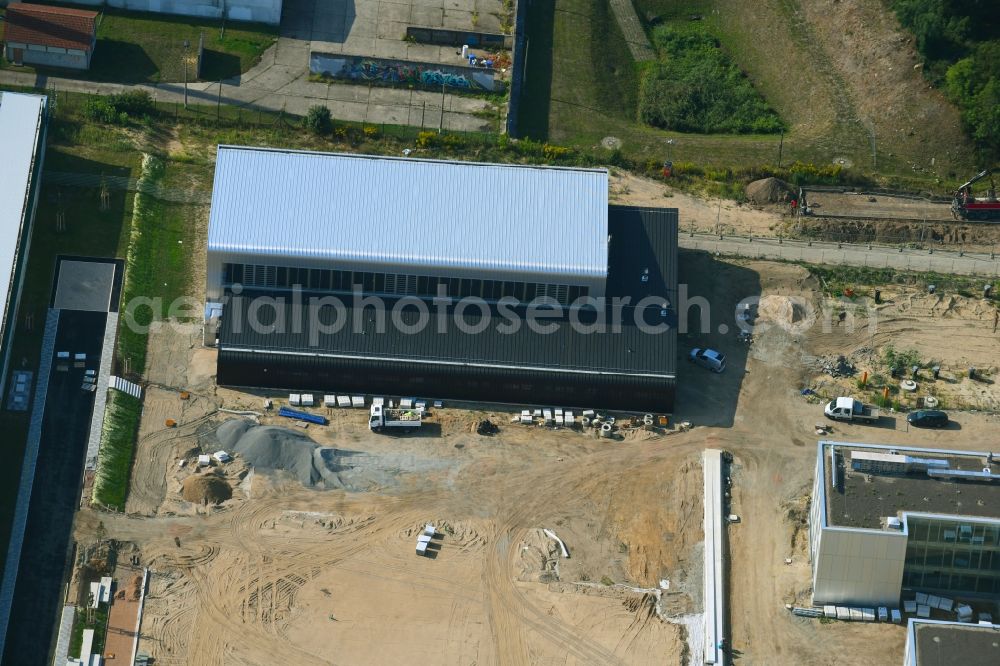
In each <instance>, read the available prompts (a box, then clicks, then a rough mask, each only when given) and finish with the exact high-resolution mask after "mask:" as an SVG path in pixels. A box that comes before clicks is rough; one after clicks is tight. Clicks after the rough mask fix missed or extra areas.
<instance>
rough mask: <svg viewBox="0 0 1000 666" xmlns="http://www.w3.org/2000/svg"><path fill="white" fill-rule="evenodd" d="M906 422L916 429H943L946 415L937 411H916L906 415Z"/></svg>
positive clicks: (946, 421)
mask: <svg viewBox="0 0 1000 666" xmlns="http://www.w3.org/2000/svg"><path fill="white" fill-rule="evenodd" d="M906 421H907V423H909V424H910V425H911V426H916V427H917V428H944V427H945V426H947V425H948V415H947V414H945V413H944V412H942V411H941V410H939V409H918V410H917V411H915V412H910V413H909V414H907V415H906Z"/></svg>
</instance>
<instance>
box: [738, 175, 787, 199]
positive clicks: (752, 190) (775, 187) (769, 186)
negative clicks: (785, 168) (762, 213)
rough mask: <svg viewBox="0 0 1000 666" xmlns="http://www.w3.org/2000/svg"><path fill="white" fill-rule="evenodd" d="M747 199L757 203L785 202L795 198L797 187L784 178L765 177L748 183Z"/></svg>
mask: <svg viewBox="0 0 1000 666" xmlns="http://www.w3.org/2000/svg"><path fill="white" fill-rule="evenodd" d="M746 192H747V199H748V200H750V201H751V202H752V203H755V204H770V203H785V202H788V201H791V200H792V199H794V198H795V189H794V188H793V187H792V186H791V185H789V184H788V183H786V182H785V181H783V180H778V179H777V178H764V179H763V180H755V181H753V182H752V183H750V184H749V185H747V190H746Z"/></svg>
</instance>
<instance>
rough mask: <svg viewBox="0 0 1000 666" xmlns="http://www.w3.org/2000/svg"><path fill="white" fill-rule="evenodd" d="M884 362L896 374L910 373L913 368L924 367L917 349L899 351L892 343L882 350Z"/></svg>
mask: <svg viewBox="0 0 1000 666" xmlns="http://www.w3.org/2000/svg"><path fill="white" fill-rule="evenodd" d="M882 361H883V362H884V363H885V364H886V365H887V366H888V367H889V368H890V369H891V370H893V371H895V372H908V371H909V370H910V368H912V367H913V366H915V365H916V366H919V365H922V363H921V362H920V354H919V352H917V350H916V349H904V350H902V351H899V350H897V349H896V348H895V347H894V346H893V345H892V343H890V344H887V345H886V346H885V349H883V350H882Z"/></svg>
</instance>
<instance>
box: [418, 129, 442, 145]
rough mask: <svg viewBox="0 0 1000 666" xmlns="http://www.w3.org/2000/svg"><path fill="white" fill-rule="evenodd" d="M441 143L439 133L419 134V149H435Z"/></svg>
mask: <svg viewBox="0 0 1000 666" xmlns="http://www.w3.org/2000/svg"><path fill="white" fill-rule="evenodd" d="M439 143H440V137H439V135H438V134H437V132H421V133H420V134H417V148H433V147H434V146H437V145H438V144H439Z"/></svg>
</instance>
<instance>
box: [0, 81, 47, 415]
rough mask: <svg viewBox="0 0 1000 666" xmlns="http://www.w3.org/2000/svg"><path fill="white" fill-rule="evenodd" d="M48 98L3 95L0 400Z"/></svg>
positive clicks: (0, 138)
mask: <svg viewBox="0 0 1000 666" xmlns="http://www.w3.org/2000/svg"><path fill="white" fill-rule="evenodd" d="M45 120H46V98H45V97H44V96H42V95H24V94H20V93H11V92H0V147H2V151H0V154H2V159H0V294H2V296H3V299H4V301H3V319H2V333H0V335H2V337H0V349H2V354H0V396H2V395H3V393H4V388H5V387H6V383H7V379H8V377H7V374H8V369H9V368H8V365H9V363H10V351H11V340H12V339H13V337H14V329H15V328H16V326H15V322H16V321H17V309H18V300H19V298H20V295H21V288H22V286H23V284H24V271H25V269H26V267H27V258H28V247H29V245H30V242H31V227H32V222H33V219H34V216H35V206H36V205H37V202H38V189H39V185H40V182H39V181H40V176H41V168H42V159H43V157H44V154H43V146H44V142H45Z"/></svg>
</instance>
